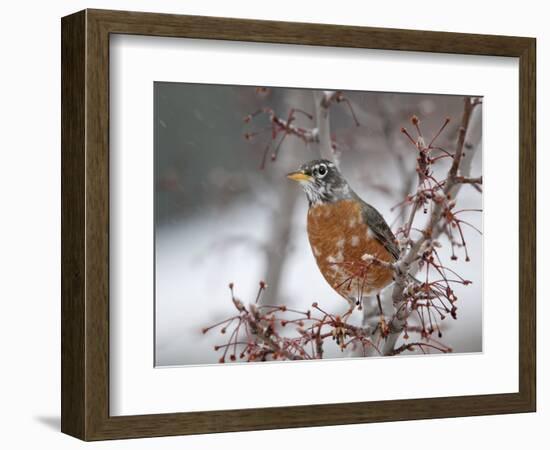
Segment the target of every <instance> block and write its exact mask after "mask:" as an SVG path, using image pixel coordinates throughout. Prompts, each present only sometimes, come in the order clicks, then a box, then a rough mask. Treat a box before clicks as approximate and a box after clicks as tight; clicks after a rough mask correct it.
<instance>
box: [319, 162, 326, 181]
mask: <svg viewBox="0 0 550 450" xmlns="http://www.w3.org/2000/svg"><path fill="white" fill-rule="evenodd" d="M317 173H318V174H319V176H320V177H321V178H322V177H324V176H325V175H326V174H327V166H325V165H324V164H321V165H320V166H319V168H318V169H317Z"/></svg>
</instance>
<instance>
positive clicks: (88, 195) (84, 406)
mask: <svg viewBox="0 0 550 450" xmlns="http://www.w3.org/2000/svg"><path fill="white" fill-rule="evenodd" d="M61 29H62V131H61V135H62V346H61V351H62V404H61V407H62V416H61V428H62V431H63V432H64V433H67V434H70V435H72V436H75V437H78V438H80V439H84V440H101V439H118V438H134V437H136V438H137V437H151V436H168V435H184V434H196V433H214V432H229V431H244V430H260V429H274V428H290V427H306V426H321V425H337V424H351V423H367V422H381V421H397V420H412V419H426V418H441V417H458V416H474V415H485V414H504V413H516V412H530V411H535V405H536V332H535V323H536V316H535V308H536V304H535V301H536V292H535V289H536V288H535V285H536V283H535V281H536V258H535V256H536V254H535V244H536V234H535V233H536V228H535V222H536V221H535V217H536V210H535V208H536V206H535V205H536V162H535V145H536V144H535V140H536V135H535V131H536V126H535V110H536V108H535V73H536V70H535V60H536V56H535V48H536V47H535V46H536V41H535V39H533V38H524V37H505V36H488V35H473V34H458V33H444V32H431V31H412V30H397V29H381V28H363V27H351V26H337V25H320V24H306V23H286V22H271V21H255V20H241V19H227V18H215V17H197V16H179V15H170V14H151V13H136V12H122V11H104V10H85V11H81V12H78V13H75V14H73V15H70V16H67V17H64V18H63V19H62V26H61ZM117 33H120V34H137V35H145V36H165V37H184V38H201V39H221V40H231V41H249V42H260V43H285V44H305V45H315V46H333V47H354V48H368V49H383V50H404V51H417V52H433V53H455V54H465V55H486V56H508V57H517V58H519V72H520V73H519V80H520V88H519V92H520V101H519V105H518V106H519V117H520V139H519V143H518V144H519V149H520V152H519V161H520V163H519V166H520V174H519V176H520V192H519V197H520V202H519V218H520V219H519V223H520V226H519V243H520V258H519V261H518V270H519V277H520V278H519V280H520V283H519V301H520V307H519V391H518V392H516V393H506V394H493V395H473V396H461V397H443V398H421V399H407V400H391V401H375V402H357V403H343V404H324V405H316V406H289V407H274V408H261V409H244V410H229V411H208V412H187V413H172V414H152V415H140V416H110V415H109V36H110V35H111V34H117Z"/></svg>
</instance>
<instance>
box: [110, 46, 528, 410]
mask: <svg viewBox="0 0 550 450" xmlns="http://www.w3.org/2000/svg"><path fill="white" fill-rule="evenodd" d="M110 54H111V74H110V99H111V114H110V120H111V123H110V129H111V136H110V154H111V159H110V165H111V167H110V170H111V173H110V182H111V186H110V193H111V210H110V211H111V219H110V224H111V236H110V245H111V247H110V252H111V261H110V263H111V266H110V271H111V272H110V282H111V291H110V311H111V317H110V324H111V330H110V339H111V341H110V358H111V359H110V369H111V372H110V412H111V414H113V415H127V414H147V413H165V412H178V411H200V410H218V409H234V408H250V407H269V406H287V405H298V404H319V403H339V402H353V401H369V400H385V399H398V398H419V397H437V396H447V395H471V394H489V393H502V392H516V391H517V386H518V378H517V376H518V359H517V355H518V339H517V338H518V329H517V324H518V297H517V292H518V272H517V266H516V265H515V264H506V266H505V265H504V264H502V261H503V259H502V252H501V251H500V249H499V247H500V244H501V242H503V241H504V240H506V242H508V243H509V244H510V245H509V247H508V250H507V258H509V260H510V261H517V259H518V256H519V251H518V248H519V247H518V240H517V235H518V221H517V219H518V218H517V217H514V216H512V217H511V218H510V220H507V221H501V220H500V219H501V217H502V215H503V214H505V213H506V212H507V211H509V210H510V209H511V210H514V211H517V204H518V203H517V202H518V191H519V188H518V186H519V185H518V167H519V166H518V163H519V160H518V153H517V142H518V115H517V113H518V109H517V105H518V64H517V62H518V61H517V59H515V58H497V57H479V56H463V55H440V54H421V53H410V52H388V51H375V50H362V49H334V48H323V47H305V46H295V45H274V44H253V43H241V42H222V41H207V40H189V39H178V38H152V37H139V36H121V35H115V36H112V37H111V49H110ZM265 67H269V68H270V69H269V71H266V70H264V68H265ZM288 67H292V70H289V69H288ZM220 68H223V69H221V70H220ZM457 73H458V74H460V76H459V77H458V76H456V74H457ZM450 74H452V75H450ZM156 80H162V81H176V82H195V83H213V84H216V83H218V84H244V85H259V86H263V85H269V86H281V87H308V88H310V87H313V88H326V87H329V88H337V89H349V90H370V91H395V92H423V93H441V94H460V93H462V94H475V95H483V96H484V106H483V113H484V114H483V115H484V117H483V127H484V128H483V141H484V146H483V151H484V155H483V156H484V164H483V166H484V209H485V212H484V232H485V235H484V249H485V252H484V267H485V274H484V275H485V278H484V293H485V296H484V311H485V315H484V323H483V325H484V330H483V336H484V340H483V345H484V353H483V354H476V355H453V356H450V357H430V358H422V357H413V358H411V357H407V358H376V359H372V360H367V359H362V358H359V359H346V360H332V361H315V362H310V363H279V364H251V365H247V364H242V365H219V366H194V367H181V368H164V369H160V368H158V369H155V368H153V344H154V340H153V307H154V303H153V289H154V285H153V257H154V255H153V226H154V224H153V220H154V219H153V157H154V154H153V112H154V108H153V81H156ZM510 111H513V112H514V114H510ZM503 130H506V131H505V132H503ZM495 149H498V151H496V150H495ZM496 169H498V170H496ZM502 177H504V178H505V179H506V180H507V182H506V183H502V179H503V178H502ZM511 205H516V206H515V207H513V206H511ZM510 236H513V238H510ZM502 279H506V280H507V283H506V284H504V283H502V282H501V280H502ZM503 323H504V324H506V330H507V332H506V333H502V324H503ZM360 371H363V372H364V373H365V374H366V375H365V377H364V379H365V382H362V383H358V382H357V381H352V380H358V379H359V380H360V379H361V378H362V377H359V376H358V374H359V373H360ZM342 373H347V374H349V376H348V378H349V380H350V382H349V383H339V388H338V389H333V390H327V389H326V386H330V385H331V383H332V382H333V381H334V380H335V379H340V378H341V377H342V375H341V374H342ZM404 373H408V374H418V375H419V376H418V377H414V379H415V382H414V383H403V382H402V379H403V374H404ZM426 373H434V374H435V373H437V377H426V376H424V374H426ZM367 374H368V375H367ZM367 377H368V382H367V381H366V380H367ZM282 379H291V380H293V382H292V383H285V385H284V388H283V387H280V388H277V386H281V383H280V380H282ZM221 380H223V381H221ZM231 385H233V386H246V391H245V392H249V393H253V392H262V395H261V396H258V395H252V394H250V395H243V393H242V390H241V389H237V388H234V389H231V388H229V389H228V388H227V386H231ZM265 386H271V389H265ZM320 393H322V395H319V394H320Z"/></svg>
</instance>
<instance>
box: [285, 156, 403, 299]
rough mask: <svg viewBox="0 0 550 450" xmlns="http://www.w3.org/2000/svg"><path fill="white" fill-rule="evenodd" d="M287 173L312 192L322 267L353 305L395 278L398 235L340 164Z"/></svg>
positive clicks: (313, 240) (310, 226)
mask: <svg viewBox="0 0 550 450" xmlns="http://www.w3.org/2000/svg"><path fill="white" fill-rule="evenodd" d="M287 177H288V178H290V179H291V180H294V181H298V182H299V183H300V184H301V186H302V188H303V189H304V191H305V193H306V195H307V199H308V201H309V210H308V214H307V233H308V238H309V243H310V245H311V250H312V251H313V255H314V256H315V260H316V262H317V265H318V267H319V270H320V271H321V274H322V275H323V277H324V278H325V280H326V281H327V282H328V283H329V284H330V286H331V287H332V288H333V289H334V290H335V291H336V292H338V294H340V295H341V296H342V297H344V298H345V299H346V300H347V301H348V302H349V303H350V309H353V308H354V306H355V305H358V304H360V302H361V301H362V298H363V297H368V296H373V295H378V294H379V292H380V291H381V290H382V289H384V288H385V287H386V286H388V285H389V284H390V283H392V281H393V275H394V270H393V267H392V263H394V262H395V261H396V260H397V259H398V258H399V249H398V247H397V243H396V239H395V236H394V234H393V233H392V231H391V229H390V227H389V226H388V224H387V223H386V221H385V220H384V218H383V217H382V215H381V214H380V213H379V212H378V211H377V210H376V209H375V208H374V207H373V206H371V205H369V204H368V203H366V202H364V201H363V200H361V198H359V196H358V195H357V194H356V193H355V192H353V190H352V189H351V188H350V186H349V185H348V183H347V181H346V180H345V179H344V177H343V176H342V175H341V174H340V172H339V171H338V168H337V167H336V165H335V164H334V163H333V162H331V161H328V160H324V159H321V160H314V161H310V162H308V163H306V164H304V165H302V166H301V167H300V169H299V170H298V171H296V172H292V173H289V174H288V175H287ZM379 306H380V302H379Z"/></svg>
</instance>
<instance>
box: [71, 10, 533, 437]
mask: <svg viewBox="0 0 550 450" xmlns="http://www.w3.org/2000/svg"><path fill="white" fill-rule="evenodd" d="M61 28H62V431H63V432H65V433H67V434H70V435H73V436H76V437H78V438H81V439H84V440H101V439H117V438H131V437H148V436H167V435H180V434H196V433H212V432H227V431H243V430H258V429H273V428H286V427H303V426H321V425H335V424H348V423H366V422H378V421H393V420H412V419H421V418H440V417H457V416H467V415H484V414H502V413H514V412H530V411H535V405H536V390H535V389H536V384H535V374H536V338H535V337H536V333H535V322H536V316H535V300H536V292H535V279H536V267H535V242H536V235H535V231H536V230H535V214H536V212H535V203H536V202H535V185H536V183H535V172H536V170H535V169H536V163H535V151H536V150H535V147H536V142H535V131H536V126H535V59H536V57H535V53H536V51H535V39H533V38H525V37H507V36H488V35H470V34H457V33H443V32H434V31H413V30H393V29H379V28H364V27H347V26H337V25H320V24H304V23H286V22H269V21H254V20H240V19H228V18H215V17H198V16H178V15H168V14H153V13H134V12H122V11H104V10H85V11H81V12H78V13H75V14H73V15H70V16H67V17H64V18H63V19H62V27H61Z"/></svg>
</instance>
